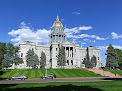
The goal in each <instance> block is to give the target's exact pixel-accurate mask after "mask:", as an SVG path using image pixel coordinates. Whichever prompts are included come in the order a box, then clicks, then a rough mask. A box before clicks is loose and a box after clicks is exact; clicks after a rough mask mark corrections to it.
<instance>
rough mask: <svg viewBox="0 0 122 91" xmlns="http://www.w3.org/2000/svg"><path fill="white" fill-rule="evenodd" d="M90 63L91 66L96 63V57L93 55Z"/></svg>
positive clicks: (94, 65)
mask: <svg viewBox="0 0 122 91" xmlns="http://www.w3.org/2000/svg"><path fill="white" fill-rule="evenodd" d="M91 64H92V68H93V67H96V65H97V59H96V57H95V56H94V55H93V57H92V58H91Z"/></svg>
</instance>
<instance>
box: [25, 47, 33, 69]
mask: <svg viewBox="0 0 122 91" xmlns="http://www.w3.org/2000/svg"><path fill="white" fill-rule="evenodd" d="M34 61H35V55H34V50H33V49H32V50H30V49H29V50H28V51H27V55H26V63H27V66H29V67H32V68H34V66H35V63H34Z"/></svg>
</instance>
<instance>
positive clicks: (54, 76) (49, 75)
mask: <svg viewBox="0 0 122 91" xmlns="http://www.w3.org/2000/svg"><path fill="white" fill-rule="evenodd" d="M41 78H42V79H46V78H52V79H54V78H56V75H55V74H52V73H50V74H48V75H45V76H41Z"/></svg>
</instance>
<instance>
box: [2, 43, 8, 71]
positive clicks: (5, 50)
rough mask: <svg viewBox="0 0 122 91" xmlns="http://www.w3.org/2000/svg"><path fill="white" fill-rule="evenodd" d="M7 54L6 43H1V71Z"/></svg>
mask: <svg viewBox="0 0 122 91" xmlns="http://www.w3.org/2000/svg"><path fill="white" fill-rule="evenodd" d="M6 53H7V47H6V43H2V42H0V69H1V68H2V60H3V59H4V55H5V54H6Z"/></svg>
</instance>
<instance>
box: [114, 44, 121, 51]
mask: <svg viewBox="0 0 122 91" xmlns="http://www.w3.org/2000/svg"><path fill="white" fill-rule="evenodd" d="M113 47H114V48H117V49H120V50H122V46H119V45H113Z"/></svg>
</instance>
